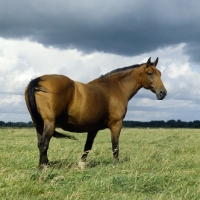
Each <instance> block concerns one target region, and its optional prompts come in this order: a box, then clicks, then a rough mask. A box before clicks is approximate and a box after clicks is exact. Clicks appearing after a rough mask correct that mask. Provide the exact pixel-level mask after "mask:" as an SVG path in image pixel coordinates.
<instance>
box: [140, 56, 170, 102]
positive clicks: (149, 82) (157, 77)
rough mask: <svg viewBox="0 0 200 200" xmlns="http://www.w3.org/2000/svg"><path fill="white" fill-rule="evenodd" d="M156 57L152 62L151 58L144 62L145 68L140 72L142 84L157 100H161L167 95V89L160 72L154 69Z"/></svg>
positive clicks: (156, 61)
mask: <svg viewBox="0 0 200 200" xmlns="http://www.w3.org/2000/svg"><path fill="white" fill-rule="evenodd" d="M157 64H158V58H157V59H156V60H155V61H154V62H153V63H152V62H151V58H149V59H148V61H147V63H145V64H144V65H145V70H144V73H143V74H142V86H143V87H144V88H145V89H148V90H151V91H152V92H153V93H155V94H156V96H157V99H158V100H162V99H164V98H165V96H166V95H167V90H166V89H165V86H164V85H163V82H162V80H161V72H160V71H159V70H158V69H156V65H157Z"/></svg>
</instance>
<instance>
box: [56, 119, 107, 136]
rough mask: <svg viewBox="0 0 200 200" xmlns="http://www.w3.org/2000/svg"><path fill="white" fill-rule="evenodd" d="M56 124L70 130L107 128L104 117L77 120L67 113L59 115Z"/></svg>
mask: <svg viewBox="0 0 200 200" xmlns="http://www.w3.org/2000/svg"><path fill="white" fill-rule="evenodd" d="M57 125H58V126H59V127H60V128H62V129H63V130H66V131H70V132H80V133H81V132H90V131H98V130H102V129H105V128H107V124H106V123H105V119H102V120H89V119H88V120H87V119H86V118H84V120H78V119H76V118H73V117H70V116H68V115H65V116H61V117H59V118H58V120H57Z"/></svg>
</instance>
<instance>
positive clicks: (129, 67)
mask: <svg viewBox="0 0 200 200" xmlns="http://www.w3.org/2000/svg"><path fill="white" fill-rule="evenodd" d="M140 66H141V64H136V65H131V66H128V67H122V68H117V69H114V70H112V71H110V72H108V73H106V74H104V75H101V76H100V78H104V77H107V76H110V75H112V74H116V73H119V72H123V71H126V70H129V69H132V68H136V67H140Z"/></svg>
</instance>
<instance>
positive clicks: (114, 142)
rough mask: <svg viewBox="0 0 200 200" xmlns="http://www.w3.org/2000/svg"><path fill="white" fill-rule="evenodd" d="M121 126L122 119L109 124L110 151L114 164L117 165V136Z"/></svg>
mask: <svg viewBox="0 0 200 200" xmlns="http://www.w3.org/2000/svg"><path fill="white" fill-rule="evenodd" d="M121 128H122V121H118V122H116V123H113V124H112V125H110V131H111V142H112V152H113V159H114V165H117V164H118V162H119V157H118V156H119V136H120V131H121Z"/></svg>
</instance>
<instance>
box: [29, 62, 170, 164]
mask: <svg viewBox="0 0 200 200" xmlns="http://www.w3.org/2000/svg"><path fill="white" fill-rule="evenodd" d="M157 63H158V58H157V59H156V60H155V61H154V62H153V63H152V62H151V59H150V58H149V59H148V61H147V63H143V64H139V65H133V66H129V67H124V68H119V69H116V70H113V71H111V72H109V73H107V74H105V75H102V76H101V77H100V78H97V79H95V80H93V81H91V82H89V83H87V84H83V83H80V82H77V81H73V80H71V79H70V78H68V77H66V76H63V75H44V76H41V77H38V78H36V79H34V80H31V82H30V83H29V85H28V86H27V87H26V90H25V100H26V105H27V107H28V110H29V112H30V115H31V117H32V120H33V122H34V124H35V127H36V131H37V137H38V148H39V151H40V159H39V166H40V165H42V164H47V163H48V162H49V161H48V157H47V150H48V147H49V142H50V139H51V137H52V136H54V137H60V138H62V137H68V138H71V139H74V137H72V136H68V135H64V134H61V133H58V132H57V131H56V130H55V127H56V126H59V127H61V128H62V129H64V130H66V131H71V132H88V134H87V139H86V143H85V148H84V152H83V154H82V157H81V161H83V162H84V161H86V158H87V155H88V153H89V151H90V150H91V148H92V144H93V141H94V138H95V136H96V135H97V132H98V131H99V130H102V129H105V128H109V129H110V131H111V142H112V151H113V158H114V162H115V163H117V162H118V153H119V135H120V131H121V128H122V121H123V119H124V117H125V114H126V111H127V105H128V101H129V100H130V99H131V98H132V97H133V96H134V95H135V94H136V93H137V91H138V90H139V89H140V88H142V87H143V88H145V89H148V90H151V91H152V92H154V93H155V94H156V96H157V99H159V100H162V99H164V97H165V96H166V94H167V91H166V89H165V87H164V85H163V83H162V81H161V72H160V71H159V70H158V69H156V65H157Z"/></svg>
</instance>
